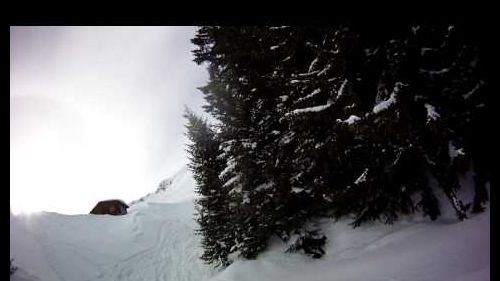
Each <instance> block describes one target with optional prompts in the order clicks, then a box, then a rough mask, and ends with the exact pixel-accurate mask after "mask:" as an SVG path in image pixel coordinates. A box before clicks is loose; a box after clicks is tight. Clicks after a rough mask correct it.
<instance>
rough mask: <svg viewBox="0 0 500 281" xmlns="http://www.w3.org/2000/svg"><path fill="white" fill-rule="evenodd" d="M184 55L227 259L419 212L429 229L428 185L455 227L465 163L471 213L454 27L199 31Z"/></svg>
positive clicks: (469, 90)
mask: <svg viewBox="0 0 500 281" xmlns="http://www.w3.org/2000/svg"><path fill="white" fill-rule="evenodd" d="M193 43H195V44H196V45H197V46H198V49H197V50H195V52H194V53H195V56H196V59H195V61H196V62H197V63H200V64H201V63H204V62H208V69H209V73H210V80H209V83H208V85H207V86H206V87H204V88H202V91H203V93H204V94H205V99H206V100H207V102H208V105H207V106H206V107H205V109H206V110H207V111H208V112H209V113H210V114H212V115H213V116H214V117H215V118H216V119H218V121H219V122H220V125H219V126H220V127H219V130H218V133H217V135H218V138H219V140H220V142H221V144H222V149H223V150H224V153H223V158H224V159H226V161H227V164H226V168H225V169H224V171H225V172H224V173H222V174H221V175H219V176H220V179H221V180H222V182H223V186H225V187H227V188H228V189H229V190H230V191H231V192H229V193H230V197H229V201H230V203H229V205H230V209H231V212H232V213H234V214H235V215H234V218H235V220H234V221H233V225H234V228H233V229H235V230H236V231H235V232H234V233H233V234H232V237H235V242H234V247H232V249H231V252H233V251H238V252H239V253H240V255H241V256H243V257H246V258H253V257H255V256H256V254H258V252H259V251H261V250H262V249H264V248H265V245H266V241H267V239H268V238H269V237H270V235H272V234H273V233H276V234H278V235H279V236H280V237H282V238H284V239H286V238H287V237H289V235H290V234H291V233H293V231H297V230H300V228H301V227H302V226H303V225H304V223H306V222H307V221H308V220H310V219H312V218H314V217H316V216H322V215H332V214H333V215H335V216H337V217H342V216H345V215H350V214H354V215H356V218H355V220H354V225H355V226H357V225H360V224H361V223H363V222H365V221H367V220H376V219H382V220H383V221H385V222H387V223H391V222H393V221H394V220H396V219H397V217H398V215H400V214H406V213H410V212H414V211H415V210H417V209H419V208H420V209H422V211H423V214H424V215H426V216H427V215H428V216H429V217H430V218H431V219H436V218H437V217H438V216H439V215H440V208H439V204H438V201H437V199H436V197H435V194H434V190H433V188H431V185H430V182H431V179H432V178H434V179H436V180H437V182H438V184H439V186H438V188H440V189H442V190H443V191H444V193H445V194H446V195H447V196H448V198H449V200H450V202H451V204H452V205H453V206H454V208H455V210H456V211H457V216H458V217H459V218H464V217H465V216H466V211H467V205H466V204H464V203H462V202H460V201H459V200H458V198H457V196H456V192H457V190H458V188H459V185H458V180H457V176H458V174H459V173H461V172H464V171H465V170H466V169H467V167H468V164H467V163H468V162H472V163H473V167H474V171H475V181H476V183H477V184H476V198H475V200H474V211H481V210H482V208H483V204H484V202H486V201H487V199H488V197H487V192H486V189H485V183H486V182H487V181H488V180H489V166H488V163H487V161H486V159H487V153H485V152H486V151H487V149H485V148H484V147H485V146H483V145H481V144H482V143H481V141H478V140H477V138H476V137H475V136H477V135H482V136H485V135H486V133H485V131H484V130H483V129H482V128H483V127H481V126H478V124H481V123H482V122H484V119H485V117H484V116H485V112H486V111H485V109H486V108H487V104H486V103H485V102H486V94H487V91H486V88H485V84H486V80H485V79H484V73H483V72H482V70H481V67H480V66H481V59H480V56H479V55H478V54H479V51H478V49H477V48H476V47H475V46H474V44H473V42H472V41H471V40H470V38H469V37H468V36H466V35H464V33H463V32H462V31H461V29H460V27H457V28H455V27H450V26H444V25H435V26H433V25H414V26H409V25H398V26H393V27H388V28H385V29H376V28H372V27H359V26H354V27H352V26H335V27H331V28H325V27H322V28H317V27H202V28H200V30H199V32H198V34H197V36H196V38H195V39H193ZM485 139H487V138H485ZM464 167H466V168H464ZM418 194H420V195H421V198H420V200H419V201H418V202H414V200H415V196H414V195H418Z"/></svg>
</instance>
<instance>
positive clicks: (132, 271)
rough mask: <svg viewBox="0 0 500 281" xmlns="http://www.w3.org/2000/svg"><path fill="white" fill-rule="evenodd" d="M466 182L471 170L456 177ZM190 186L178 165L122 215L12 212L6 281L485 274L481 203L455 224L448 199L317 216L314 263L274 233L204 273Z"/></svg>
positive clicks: (392, 279) (413, 278)
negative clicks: (424, 205) (11, 268)
mask: <svg viewBox="0 0 500 281" xmlns="http://www.w3.org/2000/svg"><path fill="white" fill-rule="evenodd" d="M472 182H473V176H472V173H469V175H468V177H466V178H464V179H461V184H465V185H469V186H470V184H471V183H472ZM194 186H195V184H194V180H193V179H192V175H191V173H190V172H189V171H188V170H187V169H186V168H185V169H183V170H182V171H180V172H179V173H178V174H176V175H175V176H174V177H172V179H171V184H170V185H169V186H167V187H166V188H165V189H164V190H160V191H159V192H156V193H153V194H150V195H147V196H146V197H144V198H143V200H142V201H140V202H138V203H135V204H133V205H132V206H131V207H130V209H129V214H127V215H125V216H109V215H61V214H57V213H48V212H41V213H36V214H32V215H18V216H13V215H12V214H11V216H10V248H11V252H10V255H11V257H12V258H14V262H13V263H14V265H15V266H18V267H19V269H18V271H16V273H15V274H14V275H13V277H12V279H11V280H15V281H21V280H24V281H30V280H31V281H35V280H36V281H87V280H92V281H104V280H109V281H118V280H134V281H138V280H144V281H150V280H196V281H200V280H201V281H203V280H207V281H208V280H209V281H246V280H252V281H257V280H259V281H260V280H263V281H266V280H269V281H271V280H275V281H295V280H297V281H299V280H300V281H304V280H311V281H319V280H333V281H343V280H345V281H347V280H351V281H363V280H367V281H379V280H380V281H382V280H384V281H396V280H405V281H421V280H422V281H423V280H440V281H451V280H458V281H473V280H482V281H484V280H490V277H489V274H490V213H489V208H488V210H487V211H486V212H484V213H481V214H479V215H476V216H473V217H471V218H470V219H467V220H465V221H463V222H460V221H457V219H456V218H455V217H454V211H453V210H452V208H447V207H446V206H447V205H444V206H443V216H442V217H440V218H439V219H438V220H437V221H435V222H431V221H429V220H427V219H423V218H421V217H420V215H417V216H408V217H404V218H402V219H401V220H400V221H398V222H396V223H395V224H393V225H383V224H380V223H368V224H365V225H362V226H361V227H359V228H356V229H353V228H352V227H351V226H350V225H349V223H350V222H351V221H350V220H340V221H337V222H334V221H333V220H330V219H324V220H321V221H318V222H317V223H319V224H321V225H322V228H323V230H324V233H325V235H326V236H327V237H328V240H327V245H326V254H325V256H324V257H323V258H321V259H318V260H314V259H311V258H309V257H307V256H305V255H303V254H301V253H284V251H285V249H286V247H287V245H286V243H283V242H281V241H279V240H278V239H275V240H273V241H270V246H269V248H268V249H267V250H266V251H264V252H263V253H262V254H261V255H259V257H258V259H257V260H251V261H248V260H246V261H245V260H236V261H235V262H234V263H233V264H232V265H230V266H229V267H228V268H226V269H225V270H222V271H217V270H213V269H211V268H209V267H208V266H206V265H204V264H202V262H201V261H200V260H199V259H198V256H199V255H200V254H201V248H200V242H199V237H198V236H196V235H194V230H195V229H196V228H197V225H196V223H195V221H194V220H193V214H194V212H195V209H194V204H193V199H194V198H195V193H194ZM488 189H489V185H488ZM459 195H460V194H459ZM448 205H449V204H448Z"/></svg>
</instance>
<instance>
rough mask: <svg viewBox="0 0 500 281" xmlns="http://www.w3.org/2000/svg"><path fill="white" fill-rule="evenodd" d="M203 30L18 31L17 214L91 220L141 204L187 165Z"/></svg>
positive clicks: (13, 116)
mask: <svg viewBox="0 0 500 281" xmlns="http://www.w3.org/2000/svg"><path fill="white" fill-rule="evenodd" d="M195 31H196V28H195V27H11V29H10V177H11V178H10V204H11V209H12V211H13V212H14V213H19V212H33V211H40V210H45V211H54V212H59V213H64V214H77V213H88V212H89V211H90V210H91V208H92V207H93V206H94V205H95V203H97V201H99V200H102V199H110V198H120V199H123V200H125V201H127V202H128V201H130V200H134V199H137V198H138V197H140V196H143V195H145V194H146V193H148V192H151V191H153V190H155V189H156V188H157V185H158V183H159V182H160V181H161V180H162V179H164V178H166V177H168V176H170V175H172V174H173V173H175V172H176V171H177V170H179V169H180V168H181V167H182V166H183V165H185V164H186V163H187V158H186V153H185V151H184V149H185V145H184V143H185V137H184V135H183V134H184V132H185V129H184V124H185V121H184V119H183V118H182V113H183V108H184V105H188V106H189V107H190V108H192V109H194V110H196V111H200V110H201V109H200V108H201V104H202V103H203V96H202V94H201V93H200V92H199V91H198V90H197V89H196V88H197V87H199V86H202V85H204V84H205V83H206V80H207V78H208V75H207V73H206V70H205V67H203V66H198V65H196V64H195V63H194V62H193V61H192V54H191V50H192V49H193V48H194V45H192V44H191V43H190V41H189V40H190V39H191V38H192V37H193V36H194V33H195Z"/></svg>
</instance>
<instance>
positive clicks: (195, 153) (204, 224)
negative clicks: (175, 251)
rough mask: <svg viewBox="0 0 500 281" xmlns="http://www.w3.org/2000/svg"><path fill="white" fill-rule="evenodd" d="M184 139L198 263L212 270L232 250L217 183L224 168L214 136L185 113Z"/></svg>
mask: <svg viewBox="0 0 500 281" xmlns="http://www.w3.org/2000/svg"><path fill="white" fill-rule="evenodd" d="M184 117H185V118H186V119H187V125H186V128H187V136H188V138H189V140H190V141H191V143H190V144H188V147H187V152H188V153H189V155H190V164H189V168H190V169H191V171H192V172H193V177H194V179H195V181H196V183H197V188H196V192H197V193H198V194H199V195H200V197H199V199H197V201H196V204H197V209H198V214H197V218H196V220H197V222H198V224H199V225H200V228H199V230H198V231H199V233H200V234H201V235H202V237H203V238H202V245H203V254H202V256H201V259H202V260H204V261H205V262H206V263H209V264H214V265H215V266H227V265H229V263H230V261H229V259H228V254H229V253H230V249H231V247H232V246H233V243H234V242H233V241H234V239H232V237H231V235H230V234H232V233H233V230H232V223H231V220H232V216H231V213H230V211H229V208H228V194H227V190H226V189H225V188H224V187H223V185H222V182H221V181H220V179H219V174H220V172H221V171H222V169H223V167H224V159H221V158H220V157H218V156H219V155H220V151H219V146H220V142H219V141H218V138H217V135H216V134H215V133H214V131H213V130H212V129H211V128H210V126H209V124H207V122H206V121H205V120H202V119H201V118H200V117H198V116H196V115H195V114H194V113H193V112H191V111H190V110H188V109H186V111H185V114H184Z"/></svg>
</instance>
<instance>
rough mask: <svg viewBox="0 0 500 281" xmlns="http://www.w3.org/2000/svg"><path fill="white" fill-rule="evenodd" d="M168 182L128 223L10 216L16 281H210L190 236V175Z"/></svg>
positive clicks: (90, 217)
mask: <svg viewBox="0 0 500 281" xmlns="http://www.w3.org/2000/svg"><path fill="white" fill-rule="evenodd" d="M171 182H172V184H171V185H170V186H167V188H166V190H165V191H163V192H159V193H154V194H150V195H149V196H147V197H145V198H144V200H143V202H139V203H136V204H133V205H132V206H131V208H130V209H129V213H128V214H127V215H126V216H116V217H115V216H108V215H104V216H97V215H61V214H57V213H48V212H42V213H38V214H34V215H30V216H15V217H13V216H11V231H10V240H11V242H10V245H11V257H12V258H14V264H15V265H16V266H18V267H19V271H18V272H16V274H14V276H15V277H16V278H17V279H16V278H14V279H13V280H47V281H63V280H64V281H69V280H71V281H80V280H81V281H84V280H134V281H137V280H207V279H208V278H209V277H210V276H211V274H212V273H211V270H210V268H209V267H207V266H205V265H203V264H202V263H201V261H200V260H199V259H198V256H199V255H200V247H199V245H198V244H199V240H198V239H199V237H198V236H194V235H193V233H194V230H195V228H196V227H197V226H196V222H195V221H194V220H193V214H194V205H193V196H194V189H193V187H194V182H193V179H192V176H191V174H190V173H189V171H188V170H187V169H183V170H181V171H180V172H179V173H177V174H176V175H175V176H174V177H173V178H172V179H171ZM30 276H31V277H30ZM33 276H37V277H38V279H36V278H33Z"/></svg>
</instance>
